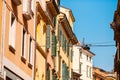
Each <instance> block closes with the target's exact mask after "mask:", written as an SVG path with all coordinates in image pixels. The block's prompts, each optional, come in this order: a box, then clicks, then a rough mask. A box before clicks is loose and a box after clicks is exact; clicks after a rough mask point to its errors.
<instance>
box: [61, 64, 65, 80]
mask: <svg viewBox="0 0 120 80" xmlns="http://www.w3.org/2000/svg"><path fill="white" fill-rule="evenodd" d="M62 80H65V63H62Z"/></svg>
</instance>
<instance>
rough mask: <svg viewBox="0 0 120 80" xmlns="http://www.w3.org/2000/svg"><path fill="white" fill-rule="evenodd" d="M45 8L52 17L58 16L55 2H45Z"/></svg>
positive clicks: (50, 0) (49, 0)
mask: <svg viewBox="0 0 120 80" xmlns="http://www.w3.org/2000/svg"><path fill="white" fill-rule="evenodd" d="M46 3H47V7H48V9H49V10H50V12H51V14H52V15H53V16H56V15H57V14H59V9H58V6H57V3H56V2H55V0H46Z"/></svg>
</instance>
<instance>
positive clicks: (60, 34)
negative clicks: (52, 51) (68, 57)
mask: <svg viewBox="0 0 120 80" xmlns="http://www.w3.org/2000/svg"><path fill="white" fill-rule="evenodd" d="M61 37H62V33H61V30H60V25H58V41H59V43H60V45H61Z"/></svg>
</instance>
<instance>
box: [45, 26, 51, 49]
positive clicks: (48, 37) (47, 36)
mask: <svg viewBox="0 0 120 80" xmlns="http://www.w3.org/2000/svg"><path fill="white" fill-rule="evenodd" d="M46 48H47V49H48V48H50V25H48V26H47V32H46Z"/></svg>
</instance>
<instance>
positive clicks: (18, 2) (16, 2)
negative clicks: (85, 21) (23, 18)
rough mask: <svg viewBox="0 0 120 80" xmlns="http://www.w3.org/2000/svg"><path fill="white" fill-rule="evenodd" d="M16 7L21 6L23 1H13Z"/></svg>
mask: <svg viewBox="0 0 120 80" xmlns="http://www.w3.org/2000/svg"><path fill="white" fill-rule="evenodd" d="M12 1H13V2H14V3H15V4H16V5H20V4H21V0H12Z"/></svg>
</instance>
